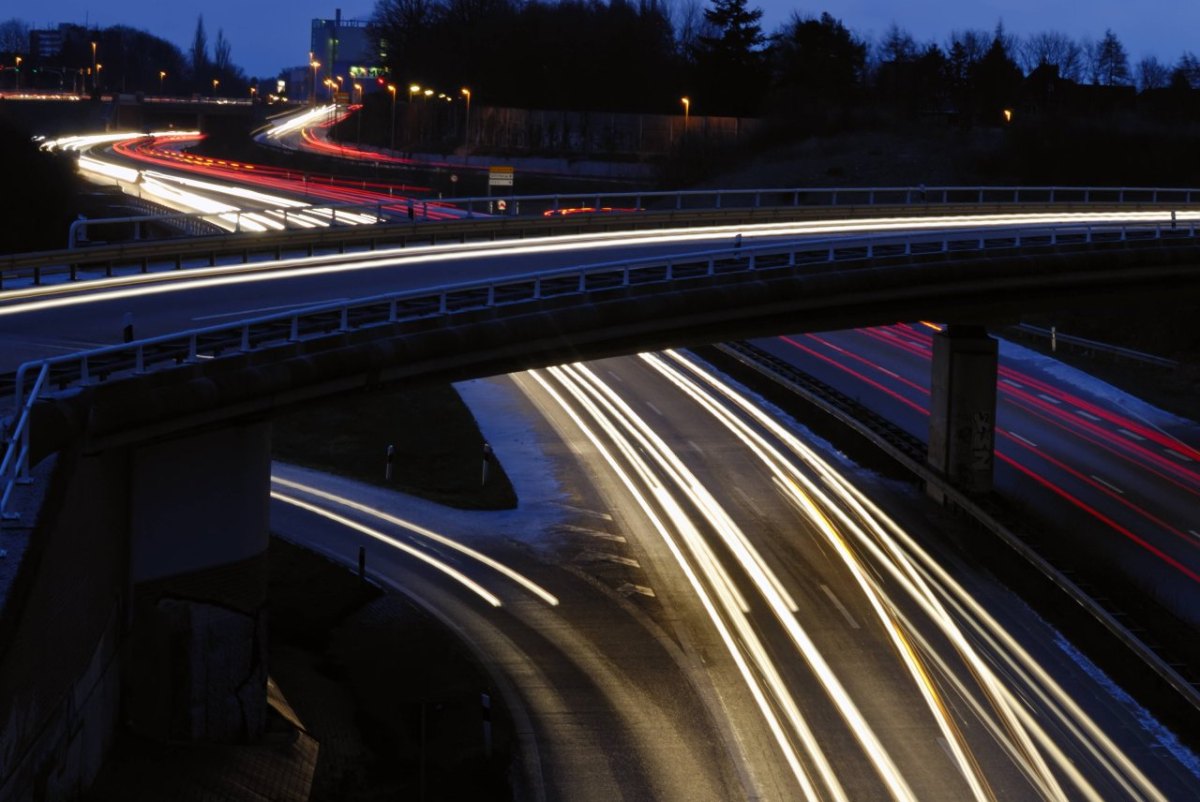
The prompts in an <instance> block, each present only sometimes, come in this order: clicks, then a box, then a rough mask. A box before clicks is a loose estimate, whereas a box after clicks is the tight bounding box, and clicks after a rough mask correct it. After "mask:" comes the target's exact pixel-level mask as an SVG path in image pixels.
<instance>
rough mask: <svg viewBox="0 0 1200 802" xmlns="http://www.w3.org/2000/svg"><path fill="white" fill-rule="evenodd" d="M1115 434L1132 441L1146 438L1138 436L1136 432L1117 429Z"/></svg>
mask: <svg viewBox="0 0 1200 802" xmlns="http://www.w3.org/2000/svg"><path fill="white" fill-rule="evenodd" d="M1117 433H1118V434H1123V435H1125V436H1126V437H1129V438H1132V439H1134V440H1145V439H1146V438H1144V437H1142V436H1141V435H1140V434H1138V433H1137V432H1131V431H1129V430H1128V429H1117Z"/></svg>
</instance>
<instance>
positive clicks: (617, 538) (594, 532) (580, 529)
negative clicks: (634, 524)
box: [554, 524, 625, 543]
mask: <svg viewBox="0 0 1200 802" xmlns="http://www.w3.org/2000/svg"><path fill="white" fill-rule="evenodd" d="M554 528H555V529H557V530H558V531H560V532H570V533H571V534H573V535H587V536H588V537H597V538H600V539H601V540H611V541H612V542H614V543H624V542H625V536H624V535H614V534H612V533H611V532H602V531H601V530H599V529H588V528H587V527H586V526H575V525H574V524H558V525H557V526H555V527H554Z"/></svg>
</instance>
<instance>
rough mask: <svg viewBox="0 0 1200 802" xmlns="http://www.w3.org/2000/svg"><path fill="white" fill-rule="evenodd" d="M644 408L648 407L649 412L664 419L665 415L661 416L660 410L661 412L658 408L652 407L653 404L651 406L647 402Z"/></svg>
mask: <svg viewBox="0 0 1200 802" xmlns="http://www.w3.org/2000/svg"><path fill="white" fill-rule="evenodd" d="M646 406H648V407H650V410H651V411H652V412H653V413H654V414H655V415H658V416H659V417H660V418H665V417H666V415H664V414H662V410H661V409H659V408H658V407H656V406H654V405H653V404H651V403H650V402H649V401H647V402H646Z"/></svg>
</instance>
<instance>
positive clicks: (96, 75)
mask: <svg viewBox="0 0 1200 802" xmlns="http://www.w3.org/2000/svg"><path fill="white" fill-rule="evenodd" d="M99 76H100V70H99V69H98V65H97V64H96V43H95V42H92V89H95V88H96V81H97V79H98V78H99Z"/></svg>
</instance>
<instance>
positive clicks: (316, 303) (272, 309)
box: [192, 298, 350, 322]
mask: <svg viewBox="0 0 1200 802" xmlns="http://www.w3.org/2000/svg"><path fill="white" fill-rule="evenodd" d="M348 300H350V299H349V298H330V299H329V300H327V301H305V302H303V303H298V304H283V305H281V306H260V307H258V308H257V309H242V310H241V311H238V312H221V313H219V314H216V315H201V316H200V317H194V318H192V320H194V321H196V322H200V321H202V320H219V319H220V318H223V317H242V316H245V315H257V314H260V313H262V312H282V311H283V310H285V309H304V308H306V307H309V306H325V305H326V304H340V303H345V302H346V301H348Z"/></svg>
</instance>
